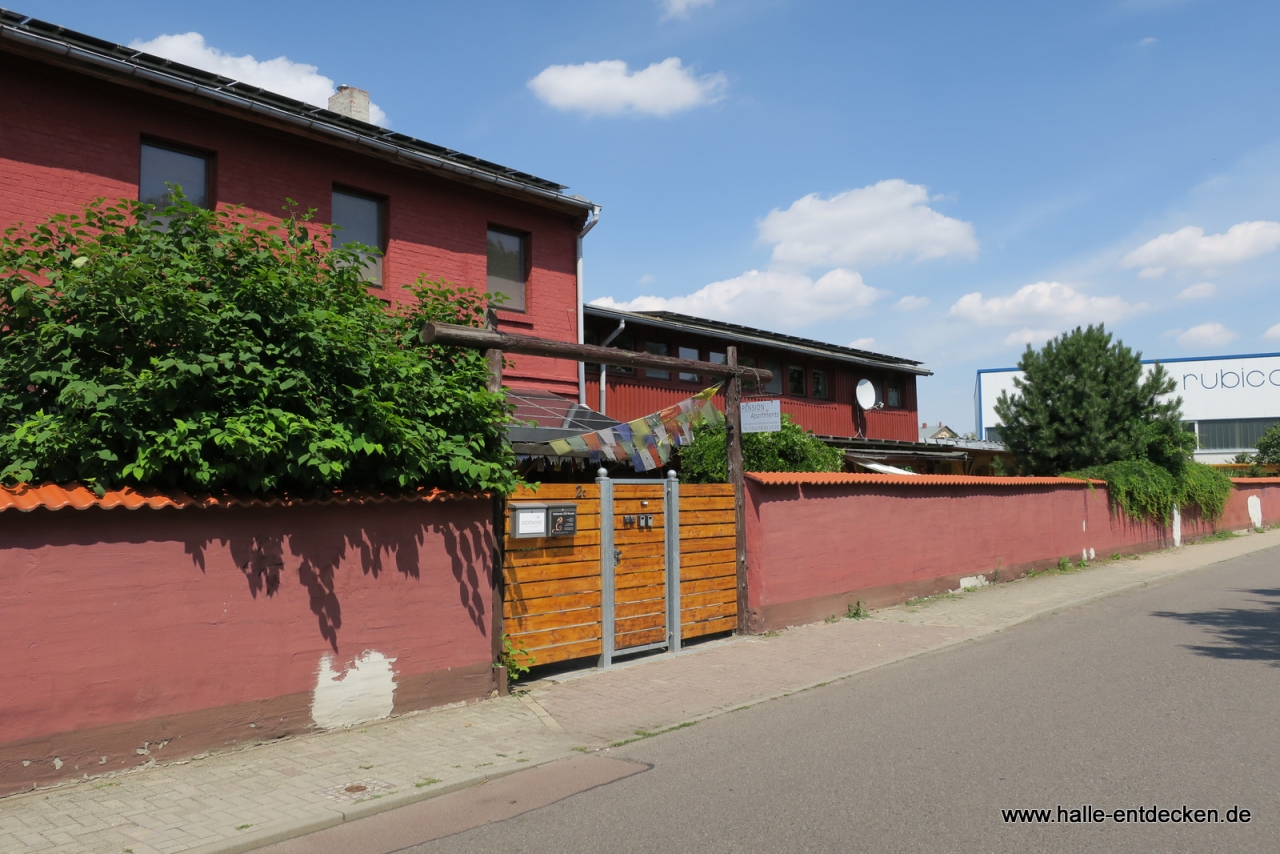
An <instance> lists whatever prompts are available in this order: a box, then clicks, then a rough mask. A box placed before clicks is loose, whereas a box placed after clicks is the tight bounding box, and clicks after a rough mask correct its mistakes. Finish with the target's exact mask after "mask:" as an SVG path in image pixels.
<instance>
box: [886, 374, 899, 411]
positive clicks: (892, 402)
mask: <svg viewBox="0 0 1280 854" xmlns="http://www.w3.org/2000/svg"><path fill="white" fill-rule="evenodd" d="M884 405H885V406H902V385H901V384H900V383H898V382H897V381H895V380H888V381H886V382H885V384H884Z"/></svg>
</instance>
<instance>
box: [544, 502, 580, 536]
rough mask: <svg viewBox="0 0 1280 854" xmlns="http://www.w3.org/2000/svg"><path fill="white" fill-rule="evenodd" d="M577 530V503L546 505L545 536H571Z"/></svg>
mask: <svg viewBox="0 0 1280 854" xmlns="http://www.w3.org/2000/svg"><path fill="white" fill-rule="evenodd" d="M577 532H578V505H576V504H548V505H547V536H548V537H572V536H573V535H574V534H576V533H577Z"/></svg>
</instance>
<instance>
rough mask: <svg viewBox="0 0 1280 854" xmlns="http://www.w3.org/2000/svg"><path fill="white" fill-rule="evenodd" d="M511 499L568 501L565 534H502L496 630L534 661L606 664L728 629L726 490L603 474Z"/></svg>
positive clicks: (733, 601) (729, 507) (732, 591)
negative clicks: (571, 526) (573, 522)
mask: <svg viewBox="0 0 1280 854" xmlns="http://www.w3.org/2000/svg"><path fill="white" fill-rule="evenodd" d="M521 502H540V503H556V504H571V505H574V506H575V507H576V508H577V527H576V531H575V533H574V534H573V535H572V536H567V537H539V538H517V537H513V536H512V535H511V531H510V530H508V531H507V532H506V536H505V537H504V544H505V548H504V559H503V582H504V589H503V617H504V625H505V631H506V634H507V636H508V637H509V638H510V639H511V640H512V643H513V644H514V645H515V646H516V647H517V648H523V649H525V650H527V651H528V652H529V653H531V654H532V655H533V663H534V664H539V665H540V664H552V663H555V662H560V661H568V660H570V659H576V658H584V657H589V656H590V657H598V658H599V661H600V664H601V665H603V666H608V665H609V664H610V663H612V660H613V658H614V657H615V656H617V655H625V654H630V653H637V652H642V651H645V650H649V649H655V648H662V647H666V648H667V649H670V650H672V651H674V650H677V649H679V648H680V644H681V642H682V641H684V640H688V639H690V638H694V637H700V636H703V635H708V634H714V633H717V632H725V631H732V630H733V629H735V628H736V627H737V593H736V580H737V576H736V563H735V538H734V514H733V488H732V487H731V486H729V485H726V484H706V485H685V484H680V483H678V482H676V481H675V480H674V479H668V480H666V481H658V480H646V481H634V480H629V481H613V480H609V479H607V478H602V479H599V480H597V481H596V482H595V483H592V484H542V485H541V486H539V487H538V488H536V489H529V488H522V489H520V490H518V491H517V492H516V493H515V494H513V495H512V496H511V498H510V502H509V505H515V504H519V503H521ZM601 510H605V511H606V512H605V513H604V514H603V515H602V513H601ZM508 518H509V516H508ZM509 527H510V526H509V525H508V528H509ZM677 578H678V579H679V583H678V584H677V583H675V579H677ZM677 625H678V626H679V631H676V630H675V626H677Z"/></svg>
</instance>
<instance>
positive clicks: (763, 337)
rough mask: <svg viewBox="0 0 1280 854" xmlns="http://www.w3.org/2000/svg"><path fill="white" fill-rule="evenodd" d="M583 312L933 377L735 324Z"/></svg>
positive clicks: (879, 356) (907, 363)
mask: <svg viewBox="0 0 1280 854" xmlns="http://www.w3.org/2000/svg"><path fill="white" fill-rule="evenodd" d="M583 312H584V313H585V314H586V315H587V316H595V317H601V318H607V319H613V320H626V321H627V325H628V326H632V325H639V326H648V327H652V328H657V329H666V330H668V331H672V332H694V333H697V334H699V335H706V336H707V337H710V338H719V339H721V340H723V341H729V342H732V343H740V344H754V345H757V346H762V347H773V348H776V349H779V350H788V351H790V352H793V353H802V354H805V355H808V356H817V357H821V358H824V359H832V360H834V361H837V362H850V363H853V364H858V365H867V366H869V367H875V368H884V369H887V370H894V371H902V372H904V373H909V374H916V375H919V376H931V375H932V374H933V372H932V371H930V370H929V369H928V368H925V367H924V366H923V365H922V363H920V362H917V361H913V360H912V359H903V358H900V357H898V356H886V355H885V354H883V353H872V352H870V351H869V350H857V349H854V348H853V347H841V346H839V345H836V344H827V343H826V342H824V341H815V340H813V339H812V338H798V337H796V336H794V335H784V334H782V333H780V332H769V331H767V330H764V329H755V328H753V327H750V326H740V325H738V324H736V323H725V322H722V321H719V320H708V319H706V318H703V317H691V316H689V315H687V314H677V313H676V312H673V311H623V310H622V309H618V308H610V307H608V306H602V305H585V306H583Z"/></svg>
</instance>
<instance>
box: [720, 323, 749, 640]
mask: <svg viewBox="0 0 1280 854" xmlns="http://www.w3.org/2000/svg"><path fill="white" fill-rule="evenodd" d="M725 349H726V351H727V352H726V356H727V361H728V364H729V367H730V368H736V367H738V348H737V347H727V348H725ZM724 420H725V431H724V433H725V441H726V443H727V444H728V447H727V448H726V449H725V450H726V452H727V453H726V456H727V458H728V468H729V472H728V473H729V483H730V484H732V485H733V532H734V533H733V536H734V551H735V554H736V561H737V577H738V632H739V634H745V633H746V631H747V525H746V522H747V505H746V500H747V490H746V487H745V485H744V483H743V478H742V379H741V377H739V376H737V375H734V376H731V377H729V387H728V388H727V389H726V390H725V395H724Z"/></svg>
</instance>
